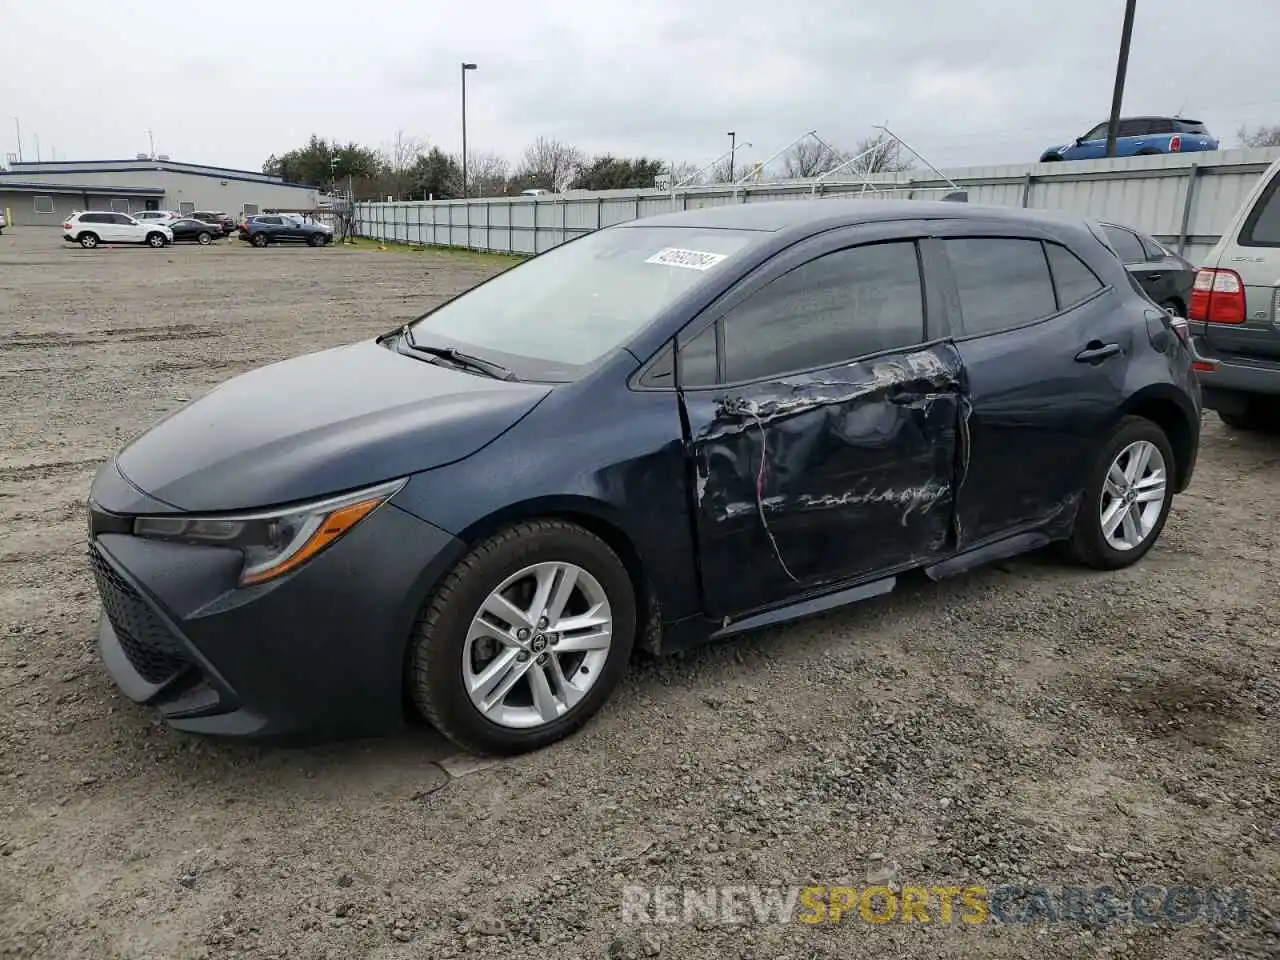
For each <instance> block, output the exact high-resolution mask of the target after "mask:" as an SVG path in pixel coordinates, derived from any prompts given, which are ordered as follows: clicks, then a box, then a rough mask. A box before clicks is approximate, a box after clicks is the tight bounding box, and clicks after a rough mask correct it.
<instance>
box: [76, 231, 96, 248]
mask: <svg viewBox="0 0 1280 960" xmlns="http://www.w3.org/2000/svg"><path fill="white" fill-rule="evenodd" d="M78 239H79V240H80V246H82V247H84V248H85V249H86V250H92V249H93V248H94V247H96V246H97V245H98V235H97V234H96V233H82V234H80V236H79V238H78Z"/></svg>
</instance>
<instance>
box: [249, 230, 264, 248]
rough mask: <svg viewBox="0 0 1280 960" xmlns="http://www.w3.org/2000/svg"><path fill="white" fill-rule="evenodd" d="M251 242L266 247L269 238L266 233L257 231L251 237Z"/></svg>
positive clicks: (256, 245)
mask: <svg viewBox="0 0 1280 960" xmlns="http://www.w3.org/2000/svg"><path fill="white" fill-rule="evenodd" d="M249 242H250V243H252V244H253V245H254V246H255V247H265V246H266V245H267V238H266V236H265V235H264V234H261V233H255V234H254V235H253V236H252V237H251V238H250V240H249Z"/></svg>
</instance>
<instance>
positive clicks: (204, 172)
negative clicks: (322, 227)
mask: <svg viewBox="0 0 1280 960" xmlns="http://www.w3.org/2000/svg"><path fill="white" fill-rule="evenodd" d="M319 197H320V191H319V190H317V189H316V188H315V187H311V186H307V185H306V184H300V183H288V182H286V181H284V180H282V179H280V178H279V177H272V176H268V175H266V174H264V173H254V172H253V171H250V170H232V169H228V168H225V167H210V166H205V165H203V164H198V163H178V162H176V161H173V160H169V159H167V158H159V157H157V158H151V157H135V158H134V159H132V160H86V161H77V160H58V161H45V162H43V163H38V162H37V163H32V162H26V163H13V164H10V166H9V169H8V170H4V171H0V210H4V211H6V212H7V214H8V219H9V222H10V224H11V225H13V226H19V227H21V226H51V227H60V226H62V221H63V220H64V219H65V218H66V217H67V215H68V214H70V213H73V212H75V211H76V210H116V211H119V212H121V213H132V212H134V211H138V210H176V211H179V212H182V213H191V212H194V211H196V210H216V211H220V212H223V213H229V214H232V215H233V216H240V215H242V214H254V213H259V212H261V211H263V210H315V209H316V208H317V207H318V206H319V204H318V200H319Z"/></svg>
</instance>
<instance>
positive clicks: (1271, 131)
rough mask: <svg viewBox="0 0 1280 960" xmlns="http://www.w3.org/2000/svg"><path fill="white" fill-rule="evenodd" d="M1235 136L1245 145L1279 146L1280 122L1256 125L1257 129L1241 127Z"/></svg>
mask: <svg viewBox="0 0 1280 960" xmlns="http://www.w3.org/2000/svg"><path fill="white" fill-rule="evenodd" d="M1237 136H1239V137H1240V142H1241V143H1243V144H1244V145H1245V146H1246V147H1280V124H1277V125H1276V126H1274V127H1258V129H1257V130H1250V129H1249V128H1248V127H1241V128H1240V131H1239V133H1238V134H1237Z"/></svg>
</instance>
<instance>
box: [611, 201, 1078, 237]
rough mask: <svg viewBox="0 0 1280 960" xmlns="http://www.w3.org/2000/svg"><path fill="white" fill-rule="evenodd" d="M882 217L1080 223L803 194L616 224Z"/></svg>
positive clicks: (815, 223) (1051, 215)
mask: <svg viewBox="0 0 1280 960" xmlns="http://www.w3.org/2000/svg"><path fill="white" fill-rule="evenodd" d="M885 220H1005V221H1009V222H1011V223H1043V224H1056V225H1061V224H1063V223H1065V222H1071V223H1076V224H1079V223H1080V219H1079V218H1078V217H1072V216H1070V215H1067V214H1062V213H1059V212H1057V211H1049V210H1028V209H1025V208H1022V207H989V206H982V205H978V204H970V203H959V202H953V201H949V200H854V199H824V200H811V199H804V200H769V201H764V202H760V203H734V204H726V205H724V206H718V207H703V208H701V209H699V210H684V211H680V212H677V213H664V214H658V215H656V216H652V217H645V218H644V219H642V220H630V221H627V222H626V223H622V224H618V226H617V229H642V228H644V227H695V228H702V229H720V230H754V231H760V232H766V233H777V232H780V231H783V230H797V231H802V230H804V229H805V228H810V230H811V231H812V232H817V231H818V230H820V229H821V230H827V229H831V228H833V227H842V226H855V225H857V224H860V223H877V222H883V221H885Z"/></svg>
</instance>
